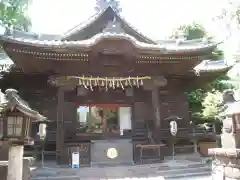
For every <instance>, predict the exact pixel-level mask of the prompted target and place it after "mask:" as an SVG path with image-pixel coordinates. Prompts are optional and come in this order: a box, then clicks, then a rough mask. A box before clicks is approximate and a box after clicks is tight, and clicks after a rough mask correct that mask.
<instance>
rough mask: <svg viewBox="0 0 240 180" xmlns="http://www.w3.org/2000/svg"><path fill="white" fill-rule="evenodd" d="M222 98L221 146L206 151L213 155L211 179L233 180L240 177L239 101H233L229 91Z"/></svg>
mask: <svg viewBox="0 0 240 180" xmlns="http://www.w3.org/2000/svg"><path fill="white" fill-rule="evenodd" d="M223 99H224V104H225V107H226V109H225V112H224V114H225V119H224V120H223V129H222V134H221V144H222V148H214V149H209V150H208V153H209V155H212V156H213V163H212V179H213V180H221V179H224V180H225V179H228V180H235V179H239V178H240V101H235V99H234V97H233V93H231V92H226V93H225V94H224V98H223Z"/></svg>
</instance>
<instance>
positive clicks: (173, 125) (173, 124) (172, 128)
mask: <svg viewBox="0 0 240 180" xmlns="http://www.w3.org/2000/svg"><path fill="white" fill-rule="evenodd" d="M177 131H178V128H177V122H176V121H170V132H171V134H172V135H173V136H176V135H177Z"/></svg>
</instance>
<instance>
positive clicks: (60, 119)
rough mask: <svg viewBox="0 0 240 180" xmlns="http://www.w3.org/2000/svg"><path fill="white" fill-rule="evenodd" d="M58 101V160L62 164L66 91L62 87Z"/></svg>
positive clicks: (59, 89)
mask: <svg viewBox="0 0 240 180" xmlns="http://www.w3.org/2000/svg"><path fill="white" fill-rule="evenodd" d="M57 97H58V99H57V137H56V150H57V152H56V153H57V154H56V156H57V157H56V159H57V163H58V164H60V163H61V155H62V150H63V146H64V126H63V108H62V107H63V102H64V90H63V88H62V87H59V88H58V96H57Z"/></svg>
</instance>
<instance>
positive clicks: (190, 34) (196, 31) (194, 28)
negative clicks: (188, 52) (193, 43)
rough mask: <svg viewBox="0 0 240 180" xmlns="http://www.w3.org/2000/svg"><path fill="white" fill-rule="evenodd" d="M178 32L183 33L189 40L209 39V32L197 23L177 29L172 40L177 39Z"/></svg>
mask: <svg viewBox="0 0 240 180" xmlns="http://www.w3.org/2000/svg"><path fill="white" fill-rule="evenodd" d="M178 31H182V32H183V35H184V37H185V38H186V39H187V40H192V39H199V38H204V37H207V32H206V30H205V29H204V27H203V26H202V25H200V24H198V23H195V22H193V23H192V24H188V25H181V26H180V27H178V28H177V30H176V31H174V32H173V35H172V36H171V38H177V36H178Z"/></svg>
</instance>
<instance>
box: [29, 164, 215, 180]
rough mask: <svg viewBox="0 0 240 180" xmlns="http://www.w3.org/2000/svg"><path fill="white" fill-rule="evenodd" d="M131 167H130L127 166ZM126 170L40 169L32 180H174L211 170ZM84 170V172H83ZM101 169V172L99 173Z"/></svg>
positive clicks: (200, 167)
mask: <svg viewBox="0 0 240 180" xmlns="http://www.w3.org/2000/svg"><path fill="white" fill-rule="evenodd" d="M129 167H131V166H129ZM125 168H126V169H123V168H120V169H119V170H118V169H115V170H113V169H114V168H108V169H109V171H106V172H105V173H104V172H103V170H104V168H83V169H81V170H80V169H68V170H63V171H59V169H58V171H55V170H54V169H49V170H47V169H45V170H44V169H42V170H38V172H35V173H34V172H33V173H32V174H33V176H32V178H31V179H32V180H47V179H56V180H58V179H59V180H60V179H65V180H73V179H79V177H81V179H82V178H83V179H84V178H85V179H94V178H96V180H97V178H98V177H99V178H100V179H101V178H103V179H104V178H105V177H108V178H110V179H111V178H113V179H114V178H115V179H117V178H123V177H134V176H135V177H139V178H140V177H149V176H153V177H156V176H157V177H164V178H165V179H176V178H186V177H195V176H208V175H210V172H211V169H210V168H209V167H205V166H199V167H189V166H188V167H185V168H183V167H182V168H181V167H178V168H172V169H166V168H165V169H164V168H161V167H158V168H151V169H146V167H145V170H144V169H143V167H140V168H139V169H138V168H134V169H131V168H130V169H128V168H127V167H125ZM84 169H85V170H84ZM101 169H102V171H101Z"/></svg>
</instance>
